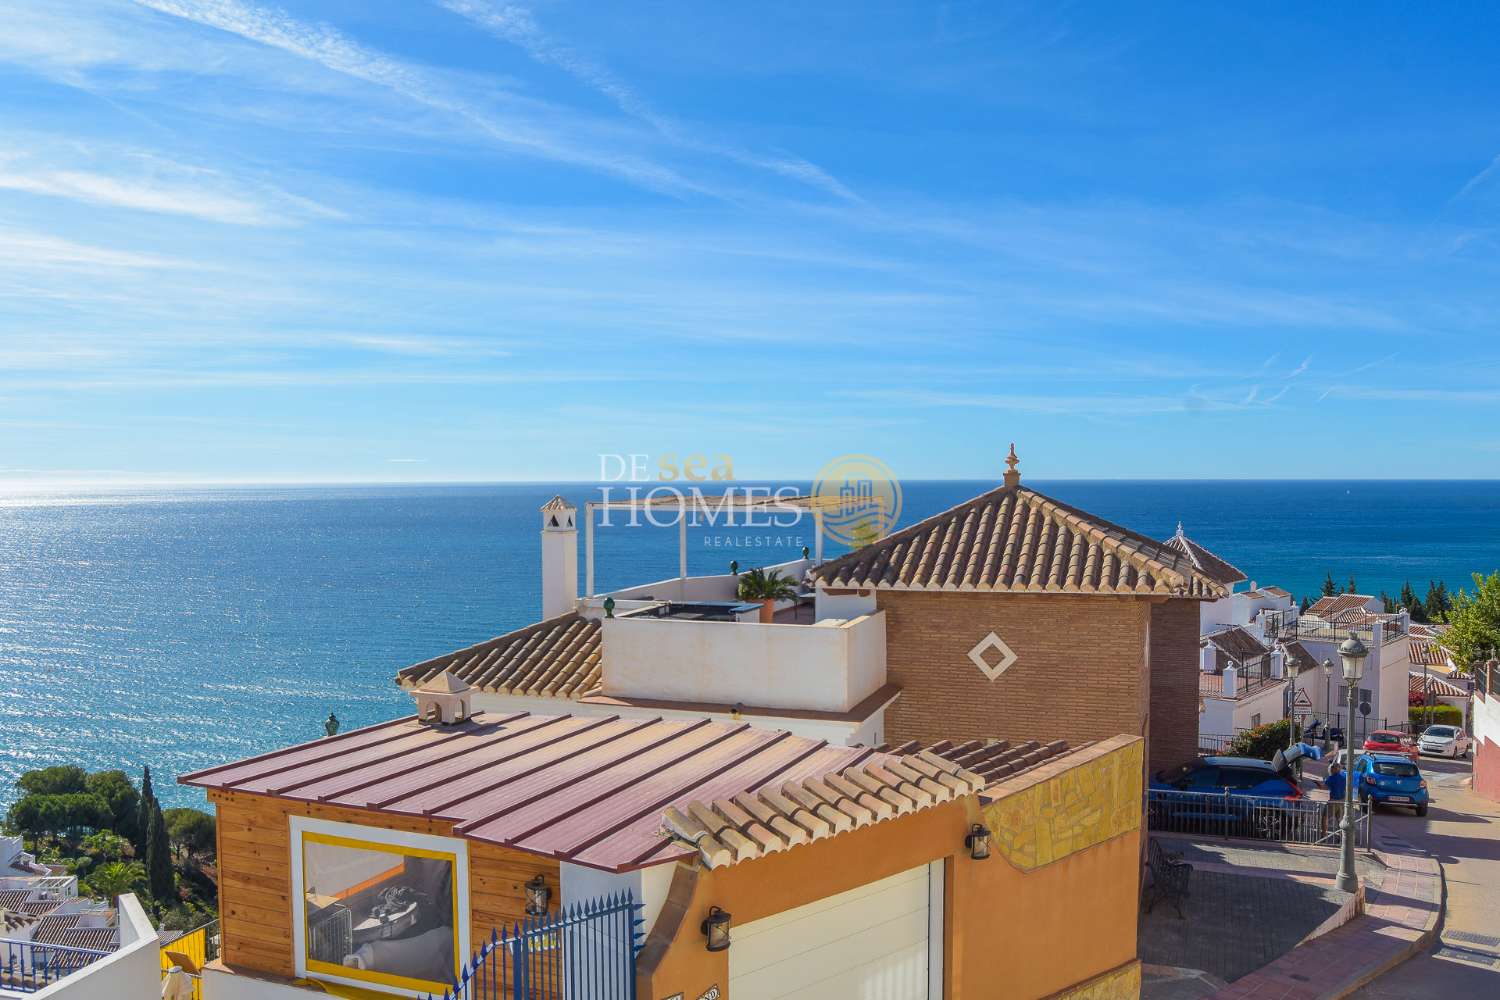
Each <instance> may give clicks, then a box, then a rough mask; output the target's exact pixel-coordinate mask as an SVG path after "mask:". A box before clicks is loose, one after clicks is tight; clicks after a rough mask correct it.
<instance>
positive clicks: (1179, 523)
mask: <svg viewBox="0 0 1500 1000" xmlns="http://www.w3.org/2000/svg"><path fill="white" fill-rule="evenodd" d="M1177 537H1178V538H1181V537H1183V535H1182V522H1181V521H1178V522H1177Z"/></svg>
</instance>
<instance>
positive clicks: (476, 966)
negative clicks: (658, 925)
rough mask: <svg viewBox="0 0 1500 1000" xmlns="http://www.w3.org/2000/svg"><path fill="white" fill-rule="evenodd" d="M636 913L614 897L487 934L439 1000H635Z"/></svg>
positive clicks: (633, 905)
mask: <svg viewBox="0 0 1500 1000" xmlns="http://www.w3.org/2000/svg"><path fill="white" fill-rule="evenodd" d="M640 911H641V904H639V903H637V902H635V901H634V900H633V899H632V898H631V897H630V894H629V893H620V894H619V895H613V896H604V897H601V898H599V899H591V900H585V901H584V902H581V903H575V904H573V905H572V906H565V907H563V908H562V909H561V910H559V911H557V912H556V913H549V914H547V915H546V916H541V917H529V918H527V919H526V920H525V921H522V922H520V923H517V924H515V925H513V926H512V927H511V928H510V929H509V930H493V931H491V932H490V939H489V941H488V942H487V943H486V944H485V946H484V947H483V948H481V949H479V951H477V952H475V953H474V954H473V955H471V956H470V958H469V961H468V963H467V964H466V965H465V966H464V968H463V972H462V973H461V974H460V976H459V979H458V981H457V982H455V983H454V984H453V987H452V989H449V990H447V991H445V992H444V993H443V998H442V1000H635V996H636V993H635V962H636V956H637V955H638V954H639V953H640V950H641V945H642V943H643V942H642V940H641V924H642V919H641V916H640ZM429 1000H436V998H435V997H434V998H429Z"/></svg>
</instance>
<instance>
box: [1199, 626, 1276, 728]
mask: <svg viewBox="0 0 1500 1000" xmlns="http://www.w3.org/2000/svg"><path fill="white" fill-rule="evenodd" d="M1199 654H1200V662H1199V665H1200V672H1199V675H1198V695H1199V702H1200V704H1201V705H1202V706H1203V707H1202V711H1201V712H1200V713H1199V715H1198V734H1199V743H1200V746H1201V747H1202V748H1203V749H1210V750H1217V749H1220V744H1221V743H1222V742H1223V739H1224V738H1225V737H1231V736H1233V735H1234V734H1235V733H1237V732H1239V731H1240V730H1243V729H1253V728H1255V727H1256V726H1259V725H1262V724H1264V723H1268V722H1275V721H1276V720H1277V719H1280V718H1282V716H1283V714H1284V712H1285V708H1284V701H1283V699H1284V698H1285V691H1286V685H1287V676H1286V654H1285V651H1283V650H1282V649H1280V648H1267V647H1266V646H1265V645H1264V644H1263V643H1262V642H1261V641H1260V639H1259V638H1257V637H1256V636H1255V635H1254V634H1253V633H1252V632H1251V631H1250V630H1249V629H1246V628H1244V627H1242V626H1238V625H1232V626H1229V627H1228V628H1222V629H1219V630H1217V631H1215V632H1212V633H1210V634H1209V635H1206V636H1204V637H1203V638H1202V639H1201V640H1200V641H1199Z"/></svg>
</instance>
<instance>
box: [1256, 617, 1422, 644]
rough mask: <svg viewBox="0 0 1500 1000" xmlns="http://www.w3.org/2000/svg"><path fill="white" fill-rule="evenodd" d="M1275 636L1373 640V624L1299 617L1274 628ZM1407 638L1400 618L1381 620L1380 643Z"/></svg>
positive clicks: (1289, 638)
mask: <svg viewBox="0 0 1500 1000" xmlns="http://www.w3.org/2000/svg"><path fill="white" fill-rule="evenodd" d="M1275 634H1276V638H1277V639H1279V640H1281V641H1282V642H1290V641H1293V640H1297V639H1311V640H1315V641H1319V640H1320V641H1322V642H1343V641H1344V640H1345V639H1347V638H1349V636H1350V635H1356V636H1359V638H1360V639H1361V640H1362V641H1364V642H1371V643H1373V642H1374V641H1375V627H1374V625H1343V624H1340V623H1338V622H1325V621H1323V620H1321V619H1318V618H1299V619H1297V620H1296V621H1294V622H1286V623H1285V624H1283V625H1282V626H1281V627H1280V628H1278V629H1276V632H1275ZM1406 638H1407V634H1406V630H1405V629H1404V628H1403V627H1402V625H1401V620H1400V619H1391V620H1390V621H1385V622H1381V637H1380V641H1381V644H1382V645H1384V644H1386V643H1391V642H1399V641H1401V640H1404V639H1406Z"/></svg>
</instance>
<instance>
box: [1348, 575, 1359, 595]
mask: <svg viewBox="0 0 1500 1000" xmlns="http://www.w3.org/2000/svg"><path fill="white" fill-rule="evenodd" d="M1349 593H1351V594H1357V593H1359V586H1358V584H1356V583H1355V582H1354V574H1353V573H1350V574H1349Z"/></svg>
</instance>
